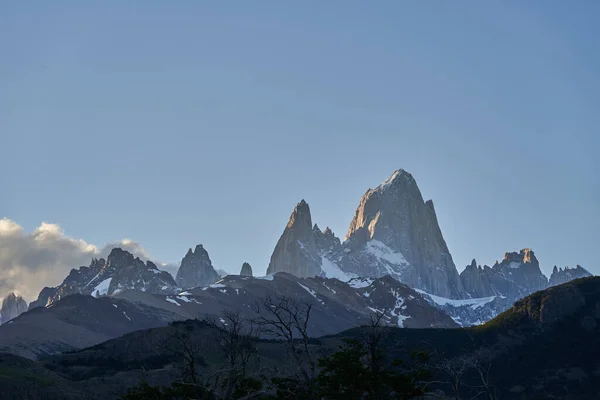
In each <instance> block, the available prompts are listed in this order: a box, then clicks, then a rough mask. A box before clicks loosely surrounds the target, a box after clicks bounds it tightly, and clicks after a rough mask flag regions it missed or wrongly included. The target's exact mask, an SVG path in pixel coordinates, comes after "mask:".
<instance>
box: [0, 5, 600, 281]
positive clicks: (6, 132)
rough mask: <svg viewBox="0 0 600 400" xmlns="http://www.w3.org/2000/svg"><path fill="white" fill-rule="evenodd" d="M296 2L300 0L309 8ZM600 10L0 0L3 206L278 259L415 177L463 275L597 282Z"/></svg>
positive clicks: (27, 218) (83, 226)
mask: <svg viewBox="0 0 600 400" xmlns="http://www.w3.org/2000/svg"><path fill="white" fill-rule="evenodd" d="M292 3H294V4H292ZM599 19H600V2H598V1H595V0H590V1H586V0H581V1H577V2H566V1H549V0H544V1H527V2H524V1H502V2H489V1H488V2H433V1H432V2H426V1H418V2H417V1H412V2H408V1H406V2H404V1H380V2H365V1H348V0H344V1H326V2H323V1H313V2H311V1H302V2H287V1H285V2H281V1H235V2H234V1H213V2H199V1H176V2H168V1H139V2H132V1H95V2H92V1H85V2H82V1H61V0H55V1H51V2H50V1H37V2H36V1H33V2H24V1H18V2H4V3H3V4H2V5H1V6H0V151H1V156H0V184H1V191H0V217H7V218H10V219H11V220H13V221H15V222H16V223H18V224H20V225H21V226H22V227H23V228H24V229H25V230H26V231H32V230H34V229H35V228H36V227H37V226H39V225H40V223H41V222H43V221H47V222H51V223H56V224H59V225H60V226H61V227H62V228H63V230H64V232H65V234H67V235H69V236H72V237H74V238H82V239H84V240H85V241H87V242H88V243H94V244H98V245H102V244H103V243H107V242H113V241H115V240H118V239H121V238H124V237H127V238H130V239H132V240H134V241H136V242H140V243H142V244H143V245H144V247H145V248H146V249H147V251H148V252H149V253H150V255H151V256H152V258H153V259H156V260H159V261H172V262H178V261H179V260H180V259H181V258H182V257H183V256H184V254H185V252H186V250H187V248H188V247H192V246H194V245H196V244H198V243H202V244H204V246H205V248H206V249H207V250H208V252H209V254H210V256H211V258H212V259H213V263H214V265H215V267H217V268H223V269H226V270H229V271H231V272H237V271H239V268H240V267H241V265H242V262H243V261H249V262H250V263H251V264H252V266H253V268H254V269H255V271H256V272H258V273H261V272H263V271H264V270H265V269H266V267H267V264H268V261H269V257H270V255H271V252H272V250H273V247H274V246H275V243H276V241H277V239H278V238H279V235H280V234H281V232H282V230H283V228H284V226H285V224H286V222H287V219H288V217H289V214H290V212H291V211H292V209H293V208H294V206H295V204H296V203H297V202H298V201H299V200H300V199H302V198H304V199H306V201H307V202H308V203H309V204H310V206H311V209H312V214H313V222H317V223H318V224H319V225H320V226H321V227H322V228H324V227H325V226H327V225H329V226H331V227H332V229H333V230H334V232H335V233H336V234H337V235H338V236H340V237H343V236H344V235H345V232H346V230H347V228H348V225H349V223H350V220H351V219H352V216H353V213H354V210H355V208H356V206H357V205H358V202H359V199H360V197H361V196H362V194H363V193H364V192H365V191H366V189H367V188H369V187H374V186H376V185H377V184H379V183H380V182H381V181H383V180H384V179H386V178H387V177H388V176H389V175H390V174H391V173H392V172H393V171H394V170H395V169H398V168H404V169H406V170H407V171H409V172H411V173H412V174H413V175H414V177H415V178H416V179H417V182H418V184H419V186H420V188H421V191H422V192H423V195H424V197H425V198H426V199H428V198H432V199H433V200H434V203H435V206H436V210H437V213H438V219H439V221H440V225H441V228H442V231H443V233H444V236H445V239H446V241H447V243H448V246H449V248H450V251H451V253H452V254H453V256H454V260H455V263H456V265H457V267H458V268H459V270H460V269H462V268H463V267H464V265H466V264H467V263H469V262H470V260H471V259H472V258H476V259H477V260H478V262H479V263H480V264H484V263H486V264H490V265H491V263H493V262H494V261H495V260H496V259H501V258H502V256H503V253H504V252H505V251H512V250H518V249H520V248H523V247H531V248H533V249H534V250H535V251H536V254H537V256H538V258H539V259H540V262H541V264H542V269H543V271H544V272H545V273H546V274H548V273H549V272H550V270H551V268H552V266H553V265H554V264H558V265H559V266H564V265H574V264H576V263H579V264H581V265H583V266H584V267H586V268H588V269H589V270H590V271H592V272H594V273H598V274H600V264H599V263H598V245H599V243H600V232H599V231H600V213H599V211H598V205H599V204H600V178H599V172H600V161H599V158H598V154H599V150H600V40H599V38H600V24H599V23H598V20H599Z"/></svg>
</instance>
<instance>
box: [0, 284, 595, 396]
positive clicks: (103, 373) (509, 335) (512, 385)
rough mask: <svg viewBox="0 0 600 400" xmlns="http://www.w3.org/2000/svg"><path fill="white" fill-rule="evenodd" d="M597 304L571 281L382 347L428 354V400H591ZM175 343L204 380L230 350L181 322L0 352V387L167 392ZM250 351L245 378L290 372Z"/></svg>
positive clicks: (316, 345)
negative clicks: (479, 322) (492, 312)
mask: <svg viewBox="0 0 600 400" xmlns="http://www.w3.org/2000/svg"><path fill="white" fill-rule="evenodd" d="M276 276H277V275H276ZM236 279H239V277H238V278H236ZM275 279H277V278H275ZM300 281H301V280H300ZM301 282H302V281H301ZM295 285H297V283H295ZM70 297H71V298H76V299H77V298H83V297H87V298H88V299H89V300H90V301H93V302H99V301H103V300H104V301H106V302H107V305H108V308H114V307H112V304H113V303H110V302H111V299H110V297H106V298H103V299H94V298H91V297H89V296H80V295H74V296H70ZM68 299H69V297H67V298H65V299H62V300H60V301H59V302H57V306H58V304H59V303H61V302H63V301H66V300H68ZM114 304H116V305H118V306H119V307H120V306H121V303H118V302H117V303H114ZM599 305H600V278H598V277H588V278H583V279H577V280H574V281H571V282H568V283H565V284H561V285H559V286H555V287H550V288H548V289H545V290H543V291H540V292H537V293H535V294H533V295H530V296H527V297H525V298H524V299H522V300H520V301H518V302H517V303H516V304H515V305H514V306H513V307H511V308H510V309H509V310H507V311H505V312H504V313H502V314H501V315H499V316H498V317H496V318H495V319H493V320H491V321H490V322H488V323H486V324H485V325H483V326H479V327H472V328H467V329H399V328H389V329H390V331H389V332H387V333H386V334H385V335H386V337H387V338H388V339H387V340H386V342H385V344H384V346H385V347H384V350H385V352H386V354H387V355H388V356H389V357H390V358H392V359H393V358H394V357H401V356H402V354H403V353H404V352H406V350H407V349H412V350H414V351H425V352H427V353H428V354H429V355H430V357H429V360H428V364H427V365H428V368H429V369H430V370H431V371H432V375H431V377H430V378H429V379H430V380H431V382H430V383H429V390H430V393H431V394H432V396H431V397H429V398H432V399H433V398H437V399H463V398H469V399H470V398H491V399H534V400H538V399H539V400H542V399H582V400H587V399H590V400H591V399H596V398H597V394H598V392H599V391H600V380H598V379H597V377H598V376H600V371H599V368H598V357H600V346H599V345H598V340H597V337H598V334H599V333H600V314H599V312H598V309H599ZM115 309H116V308H115ZM28 314H29V313H28ZM15 323H16V322H15ZM364 333H365V331H364V330H362V329H361V328H353V329H349V330H346V331H343V332H340V333H339V334H337V335H329V336H323V337H320V338H319V339H316V340H312V341H310V342H309V344H308V350H309V352H310V353H311V354H314V355H315V356H318V355H322V354H329V353H331V352H333V351H335V350H336V349H339V347H340V345H342V344H343V343H344V342H345V341H347V340H357V338H361V337H362V335H364ZM182 337H187V338H189V339H188V340H189V341H188V342H186V346H189V348H193V349H199V350H201V353H200V355H199V358H198V360H199V363H198V373H199V374H200V375H201V376H205V377H206V376H212V375H213V374H214V373H215V372H216V371H219V370H220V369H221V368H222V367H223V362H222V360H223V359H224V358H225V357H226V356H227V353H225V352H224V351H223V348H222V347H221V346H219V345H218V343H219V340H221V338H222V335H221V333H220V331H219V328H218V327H216V326H215V325H214V324H209V323H206V322H203V321H198V320H188V321H184V322H173V323H170V324H168V325H164V326H160V327H156V328H148V329H141V330H137V331H134V332H130V333H128V334H125V335H123V336H120V337H118V338H115V339H111V340H108V341H106V342H103V343H101V344H98V345H95V346H92V347H88V348H85V349H82V350H78V351H71V352H66V353H62V354H55V355H52V356H46V357H43V358H42V359H40V360H37V361H36V360H30V359H26V358H22V357H20V356H18V355H14V354H7V353H0V368H1V371H2V373H0V387H2V388H3V393H10V394H11V397H10V398H12V399H29V398H44V399H49V400H50V399H73V400H75V399H112V398H120V396H121V395H122V394H123V393H124V392H125V390H126V389H127V388H129V387H131V386H134V385H137V384H139V382H140V379H143V382H145V383H146V384H150V385H161V386H167V385H169V383H170V382H172V381H174V380H176V379H177V377H178V376H179V374H180V371H181V370H182V368H183V367H184V366H185V363H184V361H183V360H184V358H183V357H181V356H180V355H179V352H180V351H183V350H178V349H177V348H176V347H175V345H174V344H172V345H170V344H169V343H171V342H172V343H177V342H175V341H174V339H176V338H182ZM398 343H401V346H398ZM249 345H250V346H251V348H252V349H253V354H254V358H253V361H252V362H251V364H249V365H250V366H251V367H250V368H249V374H250V376H251V377H260V379H261V380H263V381H265V382H268V381H269V379H270V378H271V377H273V376H274V375H275V377H277V375H276V374H284V375H285V374H291V371H289V370H287V368H288V366H289V360H288V359H287V352H286V351H285V348H284V344H282V343H281V342H278V341H272V340H256V339H254V340H252V341H251V343H250V344H249ZM186 348H187V347H186ZM140 371H143V375H140ZM482 394H483V396H482ZM266 398H269V399H270V398H273V397H266Z"/></svg>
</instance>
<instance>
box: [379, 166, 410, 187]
mask: <svg viewBox="0 0 600 400" xmlns="http://www.w3.org/2000/svg"><path fill="white" fill-rule="evenodd" d="M401 181H404V182H412V181H414V178H413V176H412V175H411V174H410V173H409V172H407V171H405V170H403V169H397V170H395V171H394V172H393V173H392V175H391V176H390V177H389V178H387V179H386V180H385V181H383V182H382V183H381V184H380V185H379V186H378V187H377V188H378V189H379V188H381V189H384V188H386V187H388V186H392V185H394V184H397V183H398V182H401Z"/></svg>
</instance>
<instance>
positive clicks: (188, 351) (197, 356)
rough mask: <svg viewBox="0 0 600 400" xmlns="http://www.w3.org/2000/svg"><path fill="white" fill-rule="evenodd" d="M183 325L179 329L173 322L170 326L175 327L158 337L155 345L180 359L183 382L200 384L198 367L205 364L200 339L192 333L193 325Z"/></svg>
mask: <svg viewBox="0 0 600 400" xmlns="http://www.w3.org/2000/svg"><path fill="white" fill-rule="evenodd" d="M196 322H197V321H196ZM198 323H199V322H198ZM182 325H183V324H182ZM183 326H184V329H180V328H179V326H178V325H175V324H173V325H172V327H173V328H175V329H174V330H173V332H172V333H170V334H169V335H168V336H167V337H166V338H164V339H162V338H158V339H157V340H156V343H155V345H156V347H158V348H161V349H163V350H166V351H167V352H169V353H171V354H172V355H174V356H175V357H176V358H178V359H181V364H180V365H181V378H182V382H183V383H189V384H192V385H195V386H202V382H201V381H200V373H199V369H200V367H201V366H202V365H204V364H205V362H204V359H203V358H202V356H201V354H202V347H201V345H200V341H199V340H196V338H195V336H194V335H193V331H194V328H195V326H194V325H183Z"/></svg>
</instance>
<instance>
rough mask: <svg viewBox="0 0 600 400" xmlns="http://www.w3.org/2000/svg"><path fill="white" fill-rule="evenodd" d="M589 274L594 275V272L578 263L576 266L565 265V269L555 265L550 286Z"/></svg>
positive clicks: (549, 282)
mask: <svg viewBox="0 0 600 400" xmlns="http://www.w3.org/2000/svg"><path fill="white" fill-rule="evenodd" d="M587 276H592V274H590V273H589V271H588V270H586V269H585V268H583V267H582V266H581V265H577V266H576V267H575V268H569V267H565V268H564V269H563V268H557V267H556V265H555V266H554V269H553V270H552V275H550V280H549V281H548V286H556V285H560V284H562V283H566V282H569V281H572V280H573V279H578V278H585V277H587Z"/></svg>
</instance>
